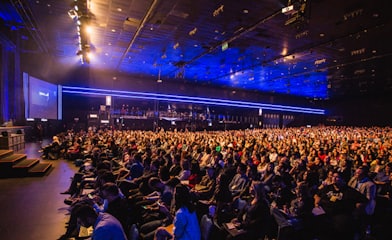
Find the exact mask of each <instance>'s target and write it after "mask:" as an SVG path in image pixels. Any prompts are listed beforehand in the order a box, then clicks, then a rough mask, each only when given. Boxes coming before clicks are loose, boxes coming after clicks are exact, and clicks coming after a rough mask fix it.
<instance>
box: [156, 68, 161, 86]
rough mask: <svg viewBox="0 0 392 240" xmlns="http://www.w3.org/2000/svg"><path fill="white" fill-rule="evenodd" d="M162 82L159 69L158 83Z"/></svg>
mask: <svg viewBox="0 0 392 240" xmlns="http://www.w3.org/2000/svg"><path fill="white" fill-rule="evenodd" d="M161 82H162V79H161V69H159V72H158V79H157V83H161Z"/></svg>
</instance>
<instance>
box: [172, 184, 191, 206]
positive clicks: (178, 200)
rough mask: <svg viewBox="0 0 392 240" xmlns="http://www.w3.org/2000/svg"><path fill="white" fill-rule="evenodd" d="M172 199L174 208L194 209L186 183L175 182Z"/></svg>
mask: <svg viewBox="0 0 392 240" xmlns="http://www.w3.org/2000/svg"><path fill="white" fill-rule="evenodd" d="M174 200H175V207H176V209H180V208H181V207H187V208H188V210H189V211H190V212H193V211H194V210H195V207H194V205H193V203H192V197H191V194H190V193H189V188H188V187H187V186H186V185H183V184H177V186H176V187H175V189H174Z"/></svg>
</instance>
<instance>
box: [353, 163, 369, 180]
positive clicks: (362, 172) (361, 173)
mask: <svg viewBox="0 0 392 240" xmlns="http://www.w3.org/2000/svg"><path fill="white" fill-rule="evenodd" d="M368 174H369V167H368V166H365V165H362V166H359V167H358V168H357V170H355V176H356V177H357V178H358V179H363V178H365V177H367V176H368Z"/></svg>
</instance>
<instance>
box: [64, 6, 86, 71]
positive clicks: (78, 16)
mask: <svg viewBox="0 0 392 240" xmlns="http://www.w3.org/2000/svg"><path fill="white" fill-rule="evenodd" d="M68 15H69V16H70V17H71V18H72V19H73V20H74V22H75V24H76V30H77V34H78V50H77V52H76V55H78V56H79V57H80V61H81V63H82V64H84V63H90V54H91V53H90V50H91V48H90V36H89V35H90V31H89V30H90V26H89V24H90V19H91V17H90V0H74V2H73V3H72V9H71V10H69V11H68Z"/></svg>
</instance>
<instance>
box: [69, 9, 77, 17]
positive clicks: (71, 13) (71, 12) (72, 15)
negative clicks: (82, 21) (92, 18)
mask: <svg viewBox="0 0 392 240" xmlns="http://www.w3.org/2000/svg"><path fill="white" fill-rule="evenodd" d="M68 15H69V17H70V18H72V19H75V18H77V17H78V13H77V12H76V11H75V10H73V9H71V10H69V11H68Z"/></svg>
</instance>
